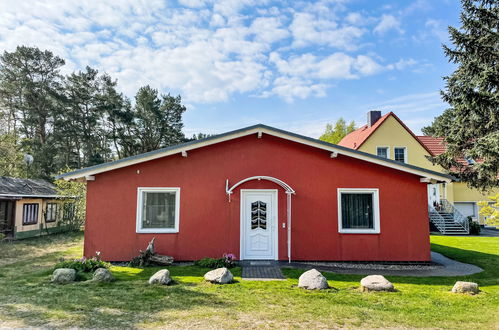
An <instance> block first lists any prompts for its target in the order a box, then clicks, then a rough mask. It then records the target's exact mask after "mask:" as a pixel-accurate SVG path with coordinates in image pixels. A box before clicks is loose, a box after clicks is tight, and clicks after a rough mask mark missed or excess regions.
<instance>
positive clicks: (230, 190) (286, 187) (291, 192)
mask: <svg viewBox="0 0 499 330" xmlns="http://www.w3.org/2000/svg"><path fill="white" fill-rule="evenodd" d="M252 180H267V181H271V182H274V183H277V184H278V185H280V186H281V187H282V188H284V190H285V191H286V195H287V198H286V204H287V205H286V215H287V216H286V218H287V227H288V228H287V229H288V230H287V232H288V239H287V246H288V261H289V262H291V195H294V194H295V191H294V189H293V188H291V187H290V186H289V185H288V184H287V183H286V182H284V181H282V180H279V179H277V178H274V177H271V176H265V175H260V176H252V177H250V178H246V179H243V180H241V181H239V182H238V183H236V184H235V185H233V186H232V187H230V188H229V179H227V181H225V193H226V194H227V195H228V196H229V203H230V195H232V193H233V192H234V189H236V188H237V187H239V186H240V185H242V184H243V183H245V182H248V181H252Z"/></svg>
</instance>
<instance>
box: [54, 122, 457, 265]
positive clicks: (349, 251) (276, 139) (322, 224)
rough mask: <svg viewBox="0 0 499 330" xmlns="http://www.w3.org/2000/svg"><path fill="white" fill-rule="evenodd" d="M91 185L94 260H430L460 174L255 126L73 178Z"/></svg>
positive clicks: (89, 227)
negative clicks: (445, 196)
mask: <svg viewBox="0 0 499 330" xmlns="http://www.w3.org/2000/svg"><path fill="white" fill-rule="evenodd" d="M61 177H62V178H64V179H66V180H86V181H87V188H88V190H87V220H86V227H85V252H84V253H85V256H87V257H90V256H93V255H94V254H95V252H96V251H100V252H101V256H102V257H103V258H104V259H105V260H112V261H124V260H130V259H131V258H132V257H133V256H135V255H137V254H138V250H139V249H144V248H145V246H146V245H147V243H148V241H150V240H151V239H152V237H156V249H157V251H158V253H161V254H166V255H171V256H173V257H174V258H175V259H176V260H195V259H200V258H204V257H220V256H221V255H222V254H223V253H229V252H230V253H234V254H235V255H236V256H237V257H238V258H239V259H271V260H343V261H347V260H348V261H368V260H369V261H428V260H430V243H429V229H428V213H427V212H428V211H427V188H426V185H427V183H429V182H450V181H451V180H452V177H449V176H447V175H445V174H441V173H437V172H433V171H430V170H427V169H423V168H419V167H416V166H412V165H408V164H404V163H400V162H396V161H393V160H389V159H385V158H380V157H377V156H374V155H371V154H367V153H364V152H360V151H356V150H352V149H350V148H346V147H341V146H338V145H334V144H330V143H327V142H323V141H320V140H316V139H312V138H309V137H305V136H301V135H298V134H294V133H290V132H286V131H283V130H279V129H276V128H272V127H268V126H265V125H255V126H251V127H247V128H243V129H240V130H236V131H232V132H228V133H225V134H221V135H217V136H213V137H209V138H206V139H203V140H198V141H192V142H188V143H184V144H180V145H176V146H172V147H168V148H164V149H160V150H156V151H152V152H149V153H145V154H142V155H138V156H133V157H129V158H125V159H121V160H118V161H114V162H110V163H105V164H100V165H96V166H92V167H89V168H84V169H81V170H77V171H74V172H70V173H66V174H64V175H62V176H61Z"/></svg>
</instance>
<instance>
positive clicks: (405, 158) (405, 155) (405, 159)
mask: <svg viewBox="0 0 499 330" xmlns="http://www.w3.org/2000/svg"><path fill="white" fill-rule="evenodd" d="M402 148H403V149H404V164H409V159H408V157H407V155H408V152H407V147H405V146H396V147H393V160H396V159H395V149H402Z"/></svg>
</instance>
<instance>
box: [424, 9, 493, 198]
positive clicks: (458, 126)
mask: <svg viewBox="0 0 499 330" xmlns="http://www.w3.org/2000/svg"><path fill="white" fill-rule="evenodd" d="M461 4H462V12H461V17H460V19H461V27H460V29H456V28H454V27H449V34H450V39H451V41H452V43H453V48H451V47H448V46H445V45H444V46H443V48H444V53H445V55H446V56H447V57H448V58H449V61H450V62H452V63H455V64H457V69H456V70H455V71H454V72H453V73H452V74H451V75H450V76H447V77H444V80H445V82H446V86H445V90H444V91H442V92H441V94H442V98H443V100H444V101H445V102H447V103H448V104H449V105H450V108H448V109H447V110H445V112H444V113H443V114H442V115H441V116H439V117H437V118H435V121H434V122H433V124H432V125H431V126H429V127H426V128H425V129H424V130H423V132H425V133H430V134H432V135H433V136H437V137H444V140H445V143H446V145H447V151H446V152H445V153H443V154H442V155H440V156H438V157H436V158H434V159H433V160H434V162H436V163H438V164H439V165H441V166H442V167H443V168H445V169H447V170H449V171H452V172H454V174H455V175H456V176H458V177H460V178H461V179H462V180H463V181H466V182H467V183H468V185H469V186H471V187H474V188H480V189H482V190H487V189H490V188H492V187H498V186H499V180H498V179H497V176H498V173H499V3H498V2H497V0H480V1H476V0H462V1H461ZM459 158H466V159H474V160H475V162H472V163H473V164H471V165H470V166H463V165H462V164H461V163H459V162H458V161H457V160H458V159H459Z"/></svg>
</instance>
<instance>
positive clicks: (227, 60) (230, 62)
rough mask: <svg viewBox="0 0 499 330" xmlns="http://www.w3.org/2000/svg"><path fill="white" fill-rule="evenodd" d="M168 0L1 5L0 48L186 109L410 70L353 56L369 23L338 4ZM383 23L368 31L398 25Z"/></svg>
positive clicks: (318, 92)
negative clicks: (48, 56) (60, 61)
mask: <svg viewBox="0 0 499 330" xmlns="http://www.w3.org/2000/svg"><path fill="white" fill-rule="evenodd" d="M178 2H179V4H180V7H178V6H177V7H173V6H174V5H173V4H171V3H170V2H167V1H162V0H151V1H147V2H146V1H136V0H115V1H112V2H106V1H80V0H67V1H62V2H61V1H55V0H39V1H36V2H26V1H18V0H3V1H2V2H0V51H3V50H7V51H12V50H14V49H15V47H16V46H17V45H21V44H24V45H30V46H37V47H40V48H42V49H50V50H52V51H53V52H54V53H55V54H57V55H59V56H61V57H63V58H65V59H66V60H67V61H66V63H67V65H66V66H65V68H64V73H68V72H70V71H72V70H77V69H81V68H84V67H85V66H86V65H91V66H93V67H95V68H97V69H98V70H100V71H105V72H108V73H109V74H111V75H112V76H113V77H115V78H117V79H118V80H119V88H121V89H122V90H123V91H124V92H125V93H126V94H127V95H128V96H133V95H134V94H135V92H136V90H137V89H138V88H139V87H140V86H141V85H144V84H150V85H152V86H154V87H156V88H159V89H160V90H161V91H164V92H167V91H172V92H173V93H180V94H181V95H182V96H183V98H184V100H185V101H186V102H188V103H193V104H195V103H203V102H204V103H212V102H223V101H227V100H230V99H231V97H232V95H235V94H241V93H250V94H252V95H254V94H256V95H262V96H270V95H277V96H278V97H281V98H283V99H285V100H286V101H288V102H291V101H292V100H293V99H295V98H306V97H321V96H324V95H325V94H326V92H327V88H328V86H331V85H332V84H335V83H337V82H338V81H339V80H345V79H359V78H362V77H363V76H367V75H372V74H376V73H379V72H382V71H383V70H384V69H390V68H392V69H399V70H401V69H403V67H409V66H410V65H412V64H411V63H409V62H407V63H406V62H400V63H395V64H392V65H391V67H390V66H386V67H385V66H383V65H382V64H380V63H381V62H382V59H379V58H376V59H375V58H374V57H373V56H370V55H369V56H368V55H366V54H358V50H359V49H361V46H362V37H363V36H364V35H365V32H366V29H365V24H367V23H366V22H368V21H369V20H368V19H366V18H365V17H363V16H362V15H361V14H360V13H356V12H354V13H348V12H347V11H346V7H345V1H343V0H336V1H328V0H323V1H316V2H313V3H306V2H304V3H302V2H296V3H294V2H293V3H290V5H289V6H288V7H281V8H277V7H276V6H269V1H268V0H221V1H213V0H179V1H178ZM366 17H367V16H366ZM369 22H370V21H369ZM368 24H371V23H368ZM380 24H381V23H380ZM386 24H388V23H385V26H384V27H383V26H382V27H379V25H378V27H377V28H378V30H379V31H386V30H387V29H392V28H395V29H397V28H399V27H398V26H397V25H396V24H395V26H394V25H393V22H392V25H391V26H390V24H388V25H386ZM359 26H363V27H362V28H361V27H359ZM315 50H320V51H315ZM353 51H355V52H356V53H355V54H352V52H353Z"/></svg>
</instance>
